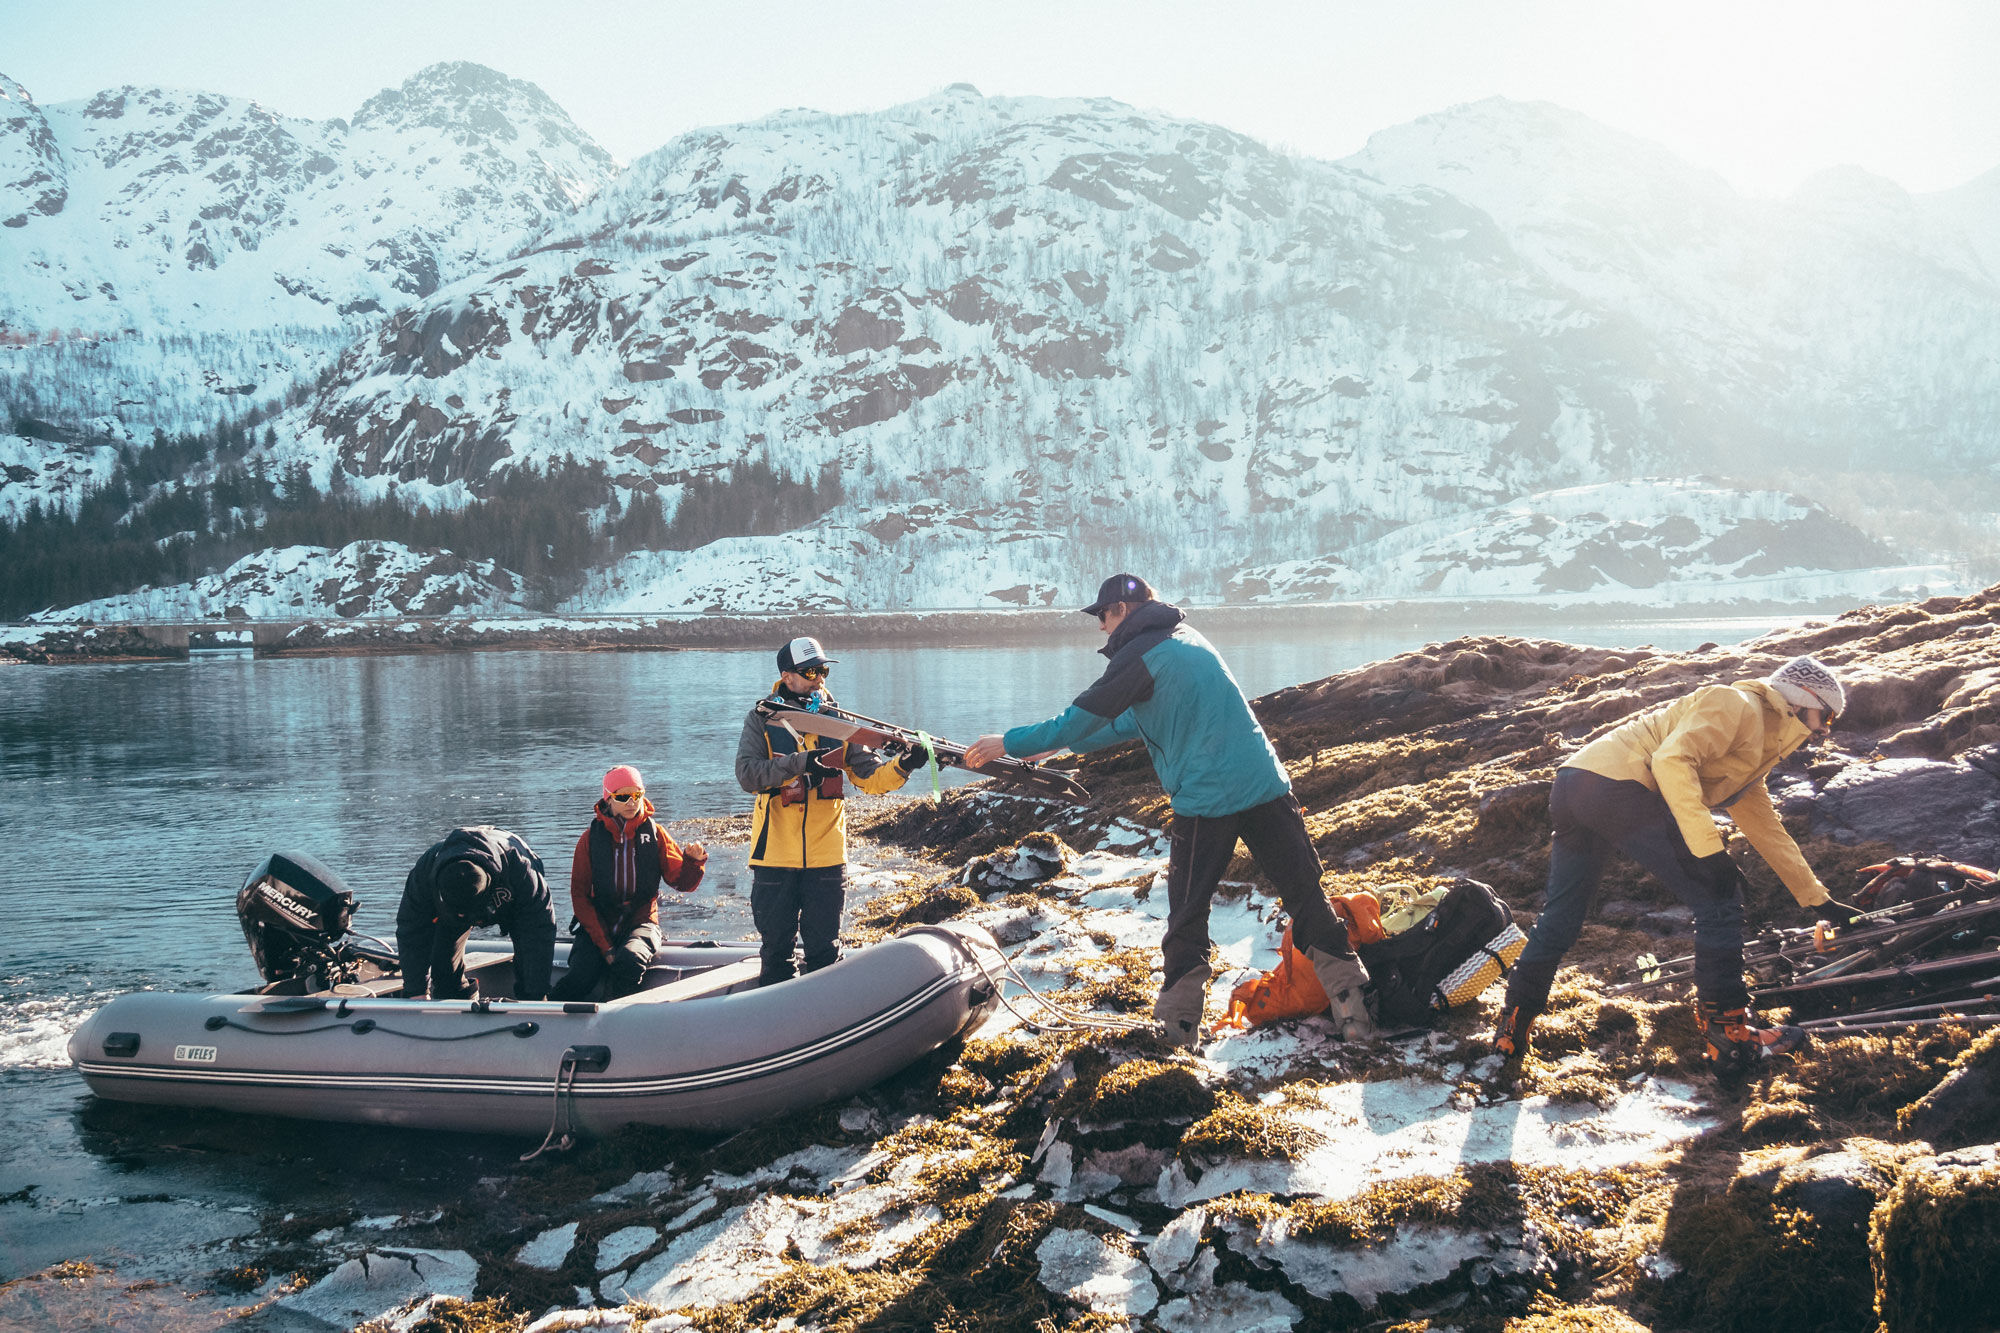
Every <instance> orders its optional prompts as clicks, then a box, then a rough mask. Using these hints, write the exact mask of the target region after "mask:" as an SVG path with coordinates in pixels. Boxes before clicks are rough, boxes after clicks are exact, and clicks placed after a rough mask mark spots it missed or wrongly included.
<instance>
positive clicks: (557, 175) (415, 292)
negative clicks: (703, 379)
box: [0, 64, 612, 333]
mask: <svg viewBox="0 0 2000 1333" xmlns="http://www.w3.org/2000/svg"><path fill="white" fill-rule="evenodd" d="M0 96H4V97H5V98H6V99H7V100H6V101H5V102H4V103H0V221H4V224H5V225H4V226H0V271H5V272H6V273H8V274H9V279H8V281H7V282H6V283H5V284H4V285H0V329H5V330H28V331H30V332H37V331H44V330H48V329H81V330H85V331H89V332H94V333H116V332H120V331H126V330H146V329H150V328H153V327H157V326H159V325H162V324H165V325H168V326H172V327H179V328H194V329H258V328H270V327H274V326H281V325H322V326H323V325H335V324H343V323H348V324H351V323H352V322H353V321H354V320H355V319H356V317H359V316H364V315H367V314H371V313H374V312H378V311H382V310H388V309H392V308H394V307H395V306H397V305H400V304H402V303H403V302H405V301H407V300H409V299H410V298H412V297H420V296H424V295H427V294H429V293H430V292H432V291H434V290H436V288H437V287H438V285H439V284H440V283H443V282H449V281H451V280H452V279H453V278H456V277H457V276H459V275H460V274H462V273H464V272H466V271H468V270H469V269H471V268H473V267H475V266H476V265H477V264H479V263H480V262H482V261H484V260H486V259H488V258H492V257H495V256H497V255H499V254H503V253H505V252H506V251H507V250H508V249H509V248H511V247H512V246H513V245H514V243H515V242H516V241H517V239H518V238H519V237H520V235H521V234H522V233H523V232H526V231H529V230H531V229H534V228H537V227H539V226H541V225H543V224H545V223H546V222H547V221H548V220H549V219H550V218H551V217H553V216H556V215H559V214H562V213H566V212H568V211H569V210H570V209H571V208H573V207H574V206H575V205H576V204H577V203H578V202H579V201H581V200H582V199H584V198H585V197H587V196H588V195H589V194H591V193H592V192H593V191H594V190H596V189H597V188H598V187H599V186H601V185H602V184H603V183H604V182H605V181H606V180H608V179H610V176H611V174H612V162H611V159H610V157H609V155H608V154H606V153H605V152H604V150H603V149H601V148H599V147H598V146H597V145H596V143H594V142H593V141H592V140H591V139H590V137H589V136H588V135H586V134H584V133H583V132H582V131H581V130H579V129H577V128H576V126H575V125H573V124H572V123H571V122H570V120H569V117H568V116H567V115H565V114H564V113H563V111H562V109H561V108H560V107H558V106H556V105H555V103H553V102H551V101H550V100H549V99H548V97H547V96H546V95H545V94H544V93H542V91H541V90H540V89H538V88H536V87H535V86H534V85H533V84H529V83H523V82H520V81H518V80H512V79H508V78H506V77H505V76H504V75H501V74H497V73H495V72H494V71H492V70H489V69H486V68H484V67H483V66H479V65H471V64H446V65H433V66H431V67H429V68H428V69H425V70H422V71H420V72H418V73H417V74H415V75H414V76H412V77H411V78H410V79H409V80H408V81H407V82H405V83H404V84H403V85H402V86H401V87H400V88H395V89H388V90H385V91H383V92H382V93H380V94H378V95H376V96H375V97H373V98H371V99H369V100H368V101H367V102H366V103H364V104H363V105H362V107H361V108H360V110H358V111H357V112H356V113H355V115H354V117H353V120H352V122H351V123H349V122H345V121H339V120H332V121H325V122H313V121H305V120H298V119H294V118H291V117H287V116H283V115H280V114H278V113H277V112H275V111H272V110H269V109H267V108H265V107H263V106H261V105H259V104H257V103H255V102H250V101H245V100H243V99H241V98H233V97H227V96H223V95H221V94H217V93H205V92H182V91H178V90H172V89H165V88H135V87H129V86H128V87H124V88H116V89H110V90H107V91H105V92H102V93H99V94H97V95H96V96H95V97H92V98H89V99H87V100H84V101H79V102H65V103H60V104H58V105H55V106H50V107H45V108H43V107H36V106H35V105H34V104H33V103H32V101H30V100H28V95H27V92H26V90H24V89H22V88H21V86H20V85H19V84H17V83H14V82H12V81H11V80H4V81H0Z"/></svg>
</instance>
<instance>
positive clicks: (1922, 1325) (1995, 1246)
mask: <svg viewBox="0 0 2000 1333" xmlns="http://www.w3.org/2000/svg"><path fill="white" fill-rule="evenodd" d="M1868 1242H1869V1251H1870V1254H1869V1258H1870V1260H1871V1262H1872V1265H1873V1267H1874V1271H1875V1308H1876V1312H1877V1313H1878V1314H1880V1315H1881V1317H1882V1325H1883V1328H1884V1329H1885V1330H1886V1331H1887V1333H1966V1331H1968V1330H1974V1329H1992V1328H1994V1327H1995V1326H1996V1321H2000V1266H1996V1265H1995V1264H1994V1263H1993V1261H1992V1259H1993V1255H1994V1254H1996V1253H2000V1144H1992V1143H1988V1144H1985V1145H1982V1146H1980V1147H1977V1148H1964V1149H1960V1150H1959V1151H1957V1152H1950V1153H1942V1154H1940V1155H1938V1156H1936V1157H1920V1158H1917V1159H1916V1160H1915V1161H1913V1162H1911V1163H1910V1164H1909V1165H1908V1166H1907V1167H1906V1168H1905V1169H1904V1171H1903V1175H1902V1178H1901V1179H1900V1180H1898V1181H1897V1182H1896V1188H1895V1189H1894V1190H1893V1191H1891V1192H1890V1194H1889V1197H1888V1198H1886V1199H1884V1200H1883V1201H1882V1203H1881V1204H1880V1205H1879V1206H1878V1207H1877V1208H1876V1209H1875V1214H1874V1216H1873V1218H1871V1219H1870V1222H1869V1236H1868Z"/></svg>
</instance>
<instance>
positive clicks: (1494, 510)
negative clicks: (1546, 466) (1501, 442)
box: [1228, 478, 1954, 606]
mask: <svg viewBox="0 0 2000 1333" xmlns="http://www.w3.org/2000/svg"><path fill="white" fill-rule="evenodd" d="M1896 560H1897V557H1896V554H1895V552H1894V551H1892V550H1890V549H1889V548H1888V547H1886V546H1884V545H1883V544H1882V543H1881V542H1879V541H1877V540H1875V539H1873V538H1871V537H1868V536H1866V535H1865V534H1863V533H1861V532H1859V531H1857V530H1856V529H1855V528H1854V527H1853V526H1852V525H1850V524H1847V523H1843V522H1841V521H1840V520H1839V519H1836V518H1834V517H1833V516H1832V515H1831V514H1829V513H1827V511H1826V510H1825V509H1823V508H1821V507H1820V506H1818V505H1815V504H1813V503H1811V502H1810V501H1807V500H1802V499H1800V498H1799V497H1797V496H1792V495H1782V494H1778V493H1776V492H1772V491H1741V490H1732V489H1727V488H1723V487H1718V486H1715V485H1713V484H1711V483H1708V482H1705V481H1704V480H1702V479H1699V478H1695V479H1686V480H1682V479H1675V478H1648V479H1642V480H1639V481H1631V482H1613V483H1606V484H1603V485H1598V486H1579V487H1576V488H1574V489H1570V490H1563V491H1552V492H1545V493H1543V494H1540V495H1530V496H1523V497H1522V498H1520V499H1518V500H1510V501H1508V502H1507V503H1505V504H1500V505H1495V506H1493V507H1491V508H1489V509H1483V510H1478V511H1475V512H1472V513H1467V514H1458V515H1452V516H1451V517H1448V518H1441V519H1433V520H1431V521H1429V522H1425V523H1412V524H1409V525H1408V526H1406V527H1402V528H1398V529H1397V530H1396V531H1394V532H1392V533H1389V534H1388V535H1387V536H1384V537H1380V538H1377V539H1376V540H1375V541H1372V542H1364V543H1361V544H1360V545H1357V546H1353V547H1350V548H1348V549H1347V550H1346V551H1344V552H1342V553H1341V554H1340V555H1337V556H1326V557H1322V558H1320V559H1317V560H1293V561H1284V562H1281V563H1278V564H1274V565H1268V566H1264V567H1261V568H1254V569H1246V570H1244V571H1243V572H1242V573H1240V574H1238V575H1237V576H1236V577H1235V578H1234V579H1232V580H1231V581H1230V586H1229V589H1228V592H1229V597H1230V600H1232V601H1249V602H1260V601H1291V600H1299V599H1311V600H1329V601H1341V600H1354V599H1360V598H1397V597H1409V598H1415V597H1459V598H1468V599H1481V598H1532V599H1534V600H1536V601H1543V602H1569V601H1619V602H1630V603H1637V604H1643V605H1657V606H1671V605H1677V604H1680V603H1684V602H1699V601H1716V600H1752V601H1759V602H1803V601H1811V600H1815V599H1820V598H1838V597H1854V598H1858V599H1866V600H1875V599H1882V598H1888V597H1893V596H1895V595H1896V594H1898V593H1899V592H1902V591H1904V590H1909V589H1922V593H1923V594H1927V593H1929V592H1930V591H1933V590H1936V589H1938V588H1942V587H1946V586H1949V585H1950V584H1951V583H1952V582H1953V578H1954V576H1953V574H1952V572H1951V571H1950V570H1948V569H1945V568H1941V567H1937V566H1899V565H1897V563H1896ZM1920 595H1922V594H1920Z"/></svg>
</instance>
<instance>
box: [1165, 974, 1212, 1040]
mask: <svg viewBox="0 0 2000 1333" xmlns="http://www.w3.org/2000/svg"><path fill="white" fill-rule="evenodd" d="M1207 1005H1208V968H1207V966H1206V965H1204V966H1201V967H1197V968H1196V969H1195V970H1194V971H1192V972H1189V973H1186V974H1184V975H1183V976H1182V977H1181V978H1180V979H1179V980H1177V981H1175V982H1174V984H1173V985H1171V986H1164V987H1162V988H1161V989H1160V998H1159V999H1157V1000H1154V1001H1153V1018H1154V1021H1156V1022H1157V1023H1159V1025H1160V1035H1161V1036H1163V1037H1165V1038H1166V1039H1167V1040H1168V1041H1170V1042H1172V1043H1173V1044H1174V1045H1176V1046H1180V1047H1184V1048H1185V1049H1187V1050H1190V1051H1194V1050H1199V1049H1201V1044H1202V1043H1203V1042H1205V1041H1207V1040H1208V1033H1207V1032H1206V1031H1205V1030H1203V1028H1202V1025H1201V1015H1202V1010H1203V1009H1205V1008H1206V1007H1207Z"/></svg>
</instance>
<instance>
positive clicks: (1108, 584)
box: [1083, 574, 1153, 616]
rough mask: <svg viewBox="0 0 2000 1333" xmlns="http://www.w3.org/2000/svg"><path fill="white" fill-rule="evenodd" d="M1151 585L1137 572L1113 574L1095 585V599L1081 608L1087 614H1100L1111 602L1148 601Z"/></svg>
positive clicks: (1150, 598)
mask: <svg viewBox="0 0 2000 1333" xmlns="http://www.w3.org/2000/svg"><path fill="white" fill-rule="evenodd" d="M1152 600H1153V585H1152V584H1150V583H1148V582H1146V580H1144V579H1142V578H1140V577H1139V576H1138V575H1137V574H1113V575H1112V576H1111V577H1110V578H1108V579H1106V580H1104V582H1102V583H1100V584H1098V585H1097V600H1096V601H1094V602H1092V603H1091V604H1090V605H1089V606H1086V607H1084V608H1083V613H1084V614H1085V615H1087V616H1101V615H1103V614H1104V608H1105V607H1107V606H1109V605H1111V604H1112V603H1113V602H1150V601H1152Z"/></svg>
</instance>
